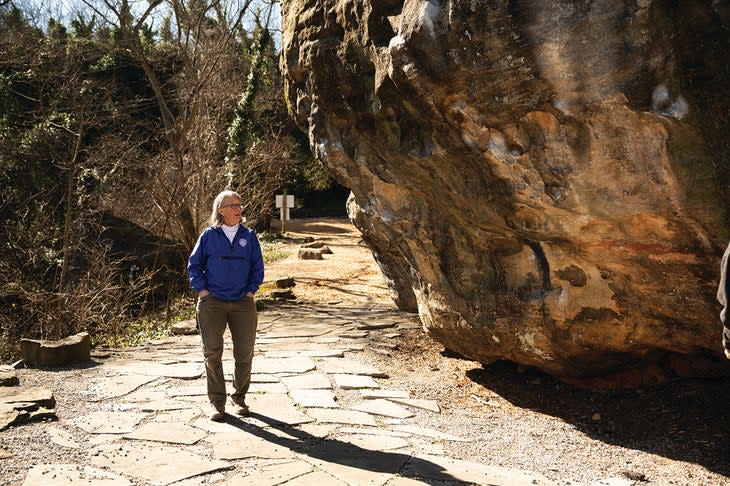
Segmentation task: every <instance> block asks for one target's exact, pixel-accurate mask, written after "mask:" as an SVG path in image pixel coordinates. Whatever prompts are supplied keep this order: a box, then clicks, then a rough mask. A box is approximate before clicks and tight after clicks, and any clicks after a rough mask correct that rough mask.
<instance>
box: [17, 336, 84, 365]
mask: <svg viewBox="0 0 730 486" xmlns="http://www.w3.org/2000/svg"><path fill="white" fill-rule="evenodd" d="M20 347H21V352H22V356H23V360H24V361H25V362H26V363H28V364H30V365H35V366H64V365H69V364H75V363H86V362H88V361H90V359H91V339H90V338H89V333H87V332H80V333H78V334H75V335H73V336H69V337H67V338H64V339H60V340H58V341H47V340H43V339H27V338H24V339H21V341H20Z"/></svg>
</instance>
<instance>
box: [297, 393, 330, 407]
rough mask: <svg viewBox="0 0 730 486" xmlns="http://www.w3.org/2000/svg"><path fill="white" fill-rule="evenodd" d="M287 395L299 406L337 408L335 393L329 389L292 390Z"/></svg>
mask: <svg viewBox="0 0 730 486" xmlns="http://www.w3.org/2000/svg"><path fill="white" fill-rule="evenodd" d="M289 396H290V397H291V398H292V400H294V402H295V403H296V404H297V405H299V406H300V407H307V408H339V407H340V406H339V405H338V404H337V402H336V401H335V395H334V393H332V391H330V390H292V391H290V392H289Z"/></svg>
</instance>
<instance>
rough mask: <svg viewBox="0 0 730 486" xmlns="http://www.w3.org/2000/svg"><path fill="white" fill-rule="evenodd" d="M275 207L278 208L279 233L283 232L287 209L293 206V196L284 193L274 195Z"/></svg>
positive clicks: (287, 217)
mask: <svg viewBox="0 0 730 486" xmlns="http://www.w3.org/2000/svg"><path fill="white" fill-rule="evenodd" d="M276 207H277V208H279V219H280V220H281V233H282V234H284V233H285V232H286V230H285V224H286V221H287V220H288V219H289V209H290V208H293V207H294V196H289V195H287V193H286V191H284V194H277V195H276Z"/></svg>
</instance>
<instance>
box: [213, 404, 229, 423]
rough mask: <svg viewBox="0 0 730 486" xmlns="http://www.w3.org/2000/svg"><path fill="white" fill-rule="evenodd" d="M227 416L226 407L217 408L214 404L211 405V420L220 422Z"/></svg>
mask: <svg viewBox="0 0 730 486" xmlns="http://www.w3.org/2000/svg"><path fill="white" fill-rule="evenodd" d="M225 415H226V407H225V405H222V406H216V405H214V404H212V403H211V404H210V416H209V418H210V419H211V420H212V421H213V422H220V421H221V420H223V417H225Z"/></svg>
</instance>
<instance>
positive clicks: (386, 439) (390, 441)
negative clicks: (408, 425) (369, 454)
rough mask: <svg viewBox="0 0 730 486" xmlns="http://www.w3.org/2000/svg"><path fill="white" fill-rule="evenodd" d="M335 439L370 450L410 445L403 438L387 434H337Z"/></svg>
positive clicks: (401, 447)
mask: <svg viewBox="0 0 730 486" xmlns="http://www.w3.org/2000/svg"><path fill="white" fill-rule="evenodd" d="M337 439H338V440H341V441H343V442H347V443H348V444H353V445H355V446H357V447H359V448H361V449H367V450H370V451H390V450H394V449H404V448H406V447H408V446H410V442H408V441H407V440H406V439H405V438H403V437H395V436H389V435H366V434H357V435H344V436H343V435H339V436H337Z"/></svg>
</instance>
